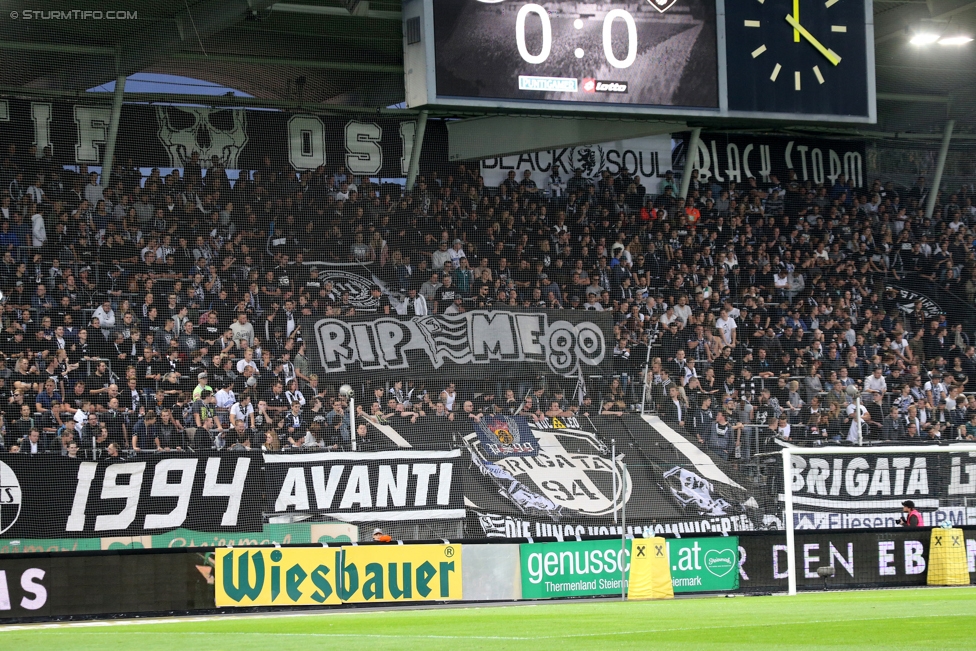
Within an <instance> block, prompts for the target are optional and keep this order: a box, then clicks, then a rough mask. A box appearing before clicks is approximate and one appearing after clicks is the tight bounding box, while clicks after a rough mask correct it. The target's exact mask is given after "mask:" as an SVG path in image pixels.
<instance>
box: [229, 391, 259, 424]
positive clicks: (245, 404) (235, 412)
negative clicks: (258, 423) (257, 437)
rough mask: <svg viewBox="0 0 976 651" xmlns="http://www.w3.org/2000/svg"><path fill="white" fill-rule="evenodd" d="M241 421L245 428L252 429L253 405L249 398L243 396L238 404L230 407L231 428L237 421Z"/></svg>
mask: <svg viewBox="0 0 976 651" xmlns="http://www.w3.org/2000/svg"><path fill="white" fill-rule="evenodd" d="M239 420H243V421H244V423H245V425H246V426H247V427H251V428H253V427H254V405H252V404H251V396H250V395H248V394H246V393H245V394H244V395H243V396H241V400H240V402H237V403H235V404H233V405H231V408H230V423H231V425H232V426H233V425H234V424H235V423H237V421H239Z"/></svg>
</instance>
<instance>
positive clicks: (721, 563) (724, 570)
mask: <svg viewBox="0 0 976 651" xmlns="http://www.w3.org/2000/svg"><path fill="white" fill-rule="evenodd" d="M705 569H706V570H708V571H709V572H711V573H712V574H714V575H715V576H725V575H726V574H728V573H729V572H731V571H732V570H733V569H735V550H734V549H721V550H719V549H709V550H708V551H707V552H705Z"/></svg>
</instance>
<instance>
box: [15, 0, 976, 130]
mask: <svg viewBox="0 0 976 651" xmlns="http://www.w3.org/2000/svg"><path fill="white" fill-rule="evenodd" d="M5 4H8V3H5ZM79 5H83V6H85V8H87V9H91V10H101V11H103V12H104V11H108V9H106V7H105V3H95V2H76V3H71V4H70V6H69V5H68V4H67V3H65V2H64V1H63V0H59V1H51V0H40V1H38V2H32V3H31V7H30V11H32V12H34V13H33V14H32V18H31V19H26V18H25V17H24V16H23V15H22V14H21V15H19V16H18V18H17V19H8V18H7V15H8V14H9V13H11V12H10V11H9V10H8V9H6V8H5V9H3V11H2V13H0V17H2V19H3V20H2V21H0V52H2V57H3V62H4V65H3V66H0V93H6V94H16V95H21V96H24V95H29V96H68V97H78V96H89V97H90V96H91V95H96V94H94V93H86V92H85V89H88V88H92V87H95V86H98V85H100V84H104V83H106V82H110V81H112V80H114V79H115V78H116V76H117V75H118V74H120V73H121V74H126V75H128V74H133V73H136V72H150V73H163V74H171V75H181V76H185V77H192V78H195V79H201V80H206V81H209V82H213V83H216V84H222V85H224V86H227V87H230V88H235V89H239V90H240V91H243V92H244V93H247V94H249V95H252V96H253V98H252V99H243V98H241V97H239V96H238V97H217V98H214V97H207V98H202V97H200V98H190V97H187V100H191V99H192V100H193V101H197V102H200V103H207V104H212V105H219V104H221V103H223V104H228V105H234V106H242V105H243V106H246V105H253V106H266V107H280V108H286V109H287V108H302V109H305V110H314V111H317V112H323V111H327V110H336V111H349V110H372V111H375V110H384V109H385V107H389V106H392V105H396V104H399V103H401V102H403V99H404V90H403V55H402V35H401V32H402V29H401V20H400V2H399V1H398V0H331V1H330V0H318V1H315V0H307V1H305V2H302V1H301V0H294V1H289V2H274V1H273V0H186V2H183V3H180V2H176V3H160V2H147V1H145V0H130V1H129V2H126V3H124V5H122V4H121V3H120V5H119V6H124V7H125V9H124V10H125V11H126V12H129V13H128V17H125V18H123V19H121V20H119V19H114V20H109V19H107V18H106V17H104V16H103V18H102V19H94V18H84V17H79V15H78V14H72V16H71V17H70V18H69V17H66V16H65V15H64V14H45V13H43V12H61V11H66V10H68V9H69V8H70V9H72V10H74V9H76V8H77V7H78V6H79ZM874 8H875V40H876V44H877V45H876V59H877V80H878V98H879V102H878V104H879V110H878V114H879V124H878V126H877V127H876V128H875V129H876V130H877V131H878V132H906V131H909V132H923V133H926V132H928V133H931V132H938V131H941V129H942V128H943V125H944V123H945V120H946V119H947V118H953V119H955V120H957V125H956V132H957V133H960V132H962V133H967V132H968V133H970V134H973V133H976V42H974V43H971V44H969V45H966V46H962V47H944V46H931V47H928V48H919V47H915V46H912V45H910V44H909V43H908V36H907V34H906V29H907V28H911V27H912V26H915V25H918V24H919V22H920V21H921V20H938V21H948V24H949V25H951V26H952V27H953V28H960V29H962V30H964V31H966V32H968V33H969V34H974V33H976V2H974V1H973V0H928V1H924V0H875V2H874ZM37 12H42V13H41V14H38V13H37ZM45 16H46V17H45ZM97 95H100V97H98V98H97V100H96V101H107V100H108V98H106V97H105V94H104V93H99V94H97ZM126 97H127V100H128V101H140V100H141V101H173V100H174V97H173V95H165V96H163V95H155V94H138V93H135V94H131V95H130V94H127V96H126ZM743 126H745V125H743Z"/></svg>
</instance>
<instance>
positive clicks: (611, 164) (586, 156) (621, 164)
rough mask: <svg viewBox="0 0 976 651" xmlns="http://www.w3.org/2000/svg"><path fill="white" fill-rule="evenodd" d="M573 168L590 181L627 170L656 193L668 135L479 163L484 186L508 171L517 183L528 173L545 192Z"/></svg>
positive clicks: (666, 160)
mask: <svg viewBox="0 0 976 651" xmlns="http://www.w3.org/2000/svg"><path fill="white" fill-rule="evenodd" d="M576 168H578V169H580V170H582V171H583V177H584V178H587V179H590V180H593V181H595V180H597V179H599V178H600V176H601V174H602V173H603V170H608V171H609V172H610V173H611V174H613V175H614V176H616V175H617V174H619V173H620V172H621V170H627V172H629V173H630V174H631V176H634V177H637V178H639V179H640V181H641V184H643V185H644V187H645V188H647V191H648V192H649V193H651V194H656V193H657V184H658V180H659V179H662V178H664V174H665V172H669V171H671V134H662V135H658V136H646V137H643V138H631V139H628V140H618V141H615V142H604V143H600V144H596V145H582V146H578V147H565V148H562V149H553V150H548V151H539V152H535V153H531V154H519V155H512V156H502V157H500V158H488V159H486V160H483V161H481V176H482V177H483V178H484V180H485V185H487V186H498V185H500V184H501V183H502V181H504V180H505V179H507V178H508V172H509V171H510V170H511V171H514V172H515V180H516V181H518V182H520V183H521V182H522V179H523V175H524V173H525V171H526V170H528V171H529V172H531V178H532V180H533V181H535V184H536V185H537V186H538V187H539V188H543V189H545V188H547V187H548V186H549V183H550V180H551V179H552V176H553V174H557V175H558V176H559V178H560V179H561V181H562V183H565V182H566V181H568V180H569V179H570V178H572V176H573V170H574V169H576Z"/></svg>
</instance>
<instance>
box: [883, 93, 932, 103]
mask: <svg viewBox="0 0 976 651" xmlns="http://www.w3.org/2000/svg"><path fill="white" fill-rule="evenodd" d="M878 100H879V101H884V102H921V103H929V104H948V103H949V97H948V95H918V94H912V93H878Z"/></svg>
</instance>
